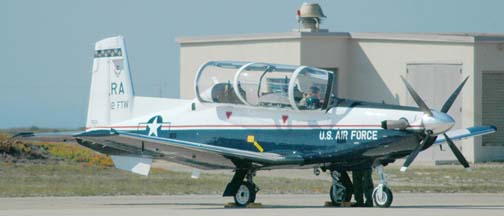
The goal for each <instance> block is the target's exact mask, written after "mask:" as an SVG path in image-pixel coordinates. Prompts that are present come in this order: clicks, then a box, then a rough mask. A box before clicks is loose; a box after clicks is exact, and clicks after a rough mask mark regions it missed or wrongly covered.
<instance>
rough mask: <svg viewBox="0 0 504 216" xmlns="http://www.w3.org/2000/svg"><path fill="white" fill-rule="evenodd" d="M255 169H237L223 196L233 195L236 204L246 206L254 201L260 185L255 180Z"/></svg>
mask: <svg viewBox="0 0 504 216" xmlns="http://www.w3.org/2000/svg"><path fill="white" fill-rule="evenodd" d="M254 176H255V171H253V170H236V172H235V174H234V176H233V179H232V180H231V182H230V183H229V184H228V185H227V187H226V190H225V191H224V194H223V196H233V198H234V202H235V204H236V206H240V207H244V206H247V205H248V204H250V203H254V202H255V199H256V194H257V192H259V187H257V185H256V184H254V182H253V177H254Z"/></svg>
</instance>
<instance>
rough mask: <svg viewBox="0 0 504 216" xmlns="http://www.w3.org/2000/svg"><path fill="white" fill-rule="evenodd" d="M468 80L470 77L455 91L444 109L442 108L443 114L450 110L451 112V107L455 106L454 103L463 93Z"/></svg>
mask: <svg viewBox="0 0 504 216" xmlns="http://www.w3.org/2000/svg"><path fill="white" fill-rule="evenodd" d="M467 79H469V76H467V77H466V78H465V79H464V81H463V82H462V83H460V85H459V86H458V87H457V89H455V91H453V93H452V94H451V95H450V97H449V98H448V100H446V102H445V103H444V105H443V108H441V112H443V113H447V112H448V110H450V107H451V106H452V105H453V102H455V100H456V99H457V97H458V95H459V94H460V92H461V91H462V88H463V87H464V85H465V83H466V82H467Z"/></svg>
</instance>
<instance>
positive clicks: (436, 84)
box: [404, 63, 462, 161]
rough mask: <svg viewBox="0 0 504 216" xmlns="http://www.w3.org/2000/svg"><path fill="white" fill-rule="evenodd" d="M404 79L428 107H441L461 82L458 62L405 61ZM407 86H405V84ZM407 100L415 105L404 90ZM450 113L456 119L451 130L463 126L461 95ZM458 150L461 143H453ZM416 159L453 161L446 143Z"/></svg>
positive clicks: (437, 108)
mask: <svg viewBox="0 0 504 216" xmlns="http://www.w3.org/2000/svg"><path fill="white" fill-rule="evenodd" d="M406 79H407V80H408V82H409V83H410V84H411V85H412V86H413V88H414V89H415V90H416V91H417V93H418V94H419V95H420V97H422V99H423V100H424V101H425V103H426V104H427V106H429V107H430V108H431V109H435V110H441V107H443V104H444V103H445V101H446V100H447V99H448V97H449V96H450V95H451V94H452V93H453V91H454V90H455V89H456V88H457V86H458V85H459V84H460V83H461V82H462V65H461V64H439V63H435V64H408V65H407V71H406ZM404 89H406V87H404ZM405 94H406V95H405V97H406V103H407V105H410V106H417V105H416V103H415V101H414V100H413V98H412V97H411V96H410V95H409V94H408V92H407V91H406V90H405ZM448 114H449V115H451V116H452V117H453V119H455V122H456V123H455V126H454V127H453V128H454V129H457V128H461V125H462V96H461V95H459V97H458V98H457V100H455V102H454V103H453V105H452V107H451V108H450V110H449V112H448ZM456 145H457V146H458V147H459V149H460V148H461V146H460V144H456ZM419 160H424V161H425V160H426V161H429V160H434V161H452V160H456V158H455V157H454V156H453V153H452V152H451V151H450V149H449V147H448V144H443V145H442V148H441V149H440V148H439V147H437V146H435V147H432V148H430V149H428V150H426V151H424V152H422V153H421V154H420V155H419Z"/></svg>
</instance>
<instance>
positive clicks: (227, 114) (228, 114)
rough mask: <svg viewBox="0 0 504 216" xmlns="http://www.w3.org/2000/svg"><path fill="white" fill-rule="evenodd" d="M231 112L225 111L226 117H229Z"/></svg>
mask: <svg viewBox="0 0 504 216" xmlns="http://www.w3.org/2000/svg"><path fill="white" fill-rule="evenodd" d="M231 114H233V112H230V111H227V112H226V117H227V119H229V118H230V117H231Z"/></svg>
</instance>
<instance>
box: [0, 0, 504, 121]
mask: <svg viewBox="0 0 504 216" xmlns="http://www.w3.org/2000/svg"><path fill="white" fill-rule="evenodd" d="M303 2H305V1H303V0H290V1H287V0H275V1H271V0H253V1H251V0H249V1H239V0H212V1H202V0H200V1H194V0H184V1H163V0H143V1H132V0H44V1H39V0H31V1H27V0H0V66H1V67H0V128H12V127H30V126H38V127H51V128H79V127H83V126H85V120H86V113H87V102H88V96H89V86H90V78H91V74H90V73H91V68H92V57H93V48H94V43H95V42H96V41H98V40H100V39H103V38H106V37H110V36H116V35H123V36H124V37H125V40H126V43H127V46H128V48H127V49H128V57H129V62H130V67H131V68H130V69H131V72H132V76H133V82H134V86H135V93H136V95H141V96H152V97H168V98H177V97H179V62H180V61H179V46H178V44H177V43H176V42H175V38H177V37H183V36H204V35H226V34H247V33H268V32H288V31H291V30H292V29H293V28H296V27H297V22H296V10H297V9H298V8H299V6H300V5H301V4H302V3H303ZM311 2H317V3H319V4H320V5H321V6H322V8H323V11H324V13H325V14H326V16H327V19H326V20H325V21H324V23H323V24H322V27H323V28H327V29H329V30H330V31H336V32H338V31H341V32H488V33H504V22H503V21H504V13H503V12H502V9H503V8H504V1H499V0H495V1H491V0H479V1H477V0H472V1H465V0H382V1H377V0H352V1H350V0H347V1H341V0H331V1H322V0H320V1H311Z"/></svg>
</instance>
